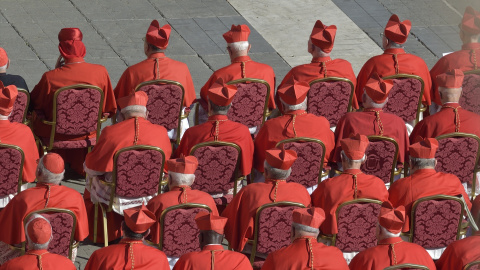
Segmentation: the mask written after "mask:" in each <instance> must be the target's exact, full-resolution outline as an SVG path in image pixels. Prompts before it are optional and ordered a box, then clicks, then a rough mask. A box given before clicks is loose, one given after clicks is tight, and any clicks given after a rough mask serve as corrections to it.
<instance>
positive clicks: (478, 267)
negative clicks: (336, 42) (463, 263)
mask: <svg viewBox="0 0 480 270" xmlns="http://www.w3.org/2000/svg"><path fill="white" fill-rule="evenodd" d="M465 270H480V262H479V263H477V264H473V265H472V266H470V267H469V268H465Z"/></svg>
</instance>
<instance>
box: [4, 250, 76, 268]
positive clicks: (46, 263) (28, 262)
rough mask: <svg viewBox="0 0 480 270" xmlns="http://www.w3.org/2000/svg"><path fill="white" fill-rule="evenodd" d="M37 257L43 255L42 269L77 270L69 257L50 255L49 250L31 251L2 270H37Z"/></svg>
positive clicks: (10, 262) (5, 264) (8, 263)
mask: <svg viewBox="0 0 480 270" xmlns="http://www.w3.org/2000/svg"><path fill="white" fill-rule="evenodd" d="M37 255H41V259H40V260H41V265H42V268H43V269H45V270H47V269H62V270H64V269H65V270H76V269H77V268H76V267H75V265H74V264H73V263H72V261H71V260H69V259H68V258H67V257H64V256H61V255H57V254H53V253H49V252H48V251H47V250H45V249H42V250H30V251H28V252H27V254H25V255H23V256H20V257H17V258H15V259H11V260H10V261H8V262H6V263H4V264H3V265H2V267H0V270H37V269H39V267H38V266H39V259H38V256H37Z"/></svg>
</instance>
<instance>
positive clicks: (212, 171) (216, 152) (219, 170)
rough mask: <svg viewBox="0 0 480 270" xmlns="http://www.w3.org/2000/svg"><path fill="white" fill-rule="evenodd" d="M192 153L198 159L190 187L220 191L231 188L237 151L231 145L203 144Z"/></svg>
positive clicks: (209, 191)
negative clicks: (193, 179) (193, 180)
mask: <svg viewBox="0 0 480 270" xmlns="http://www.w3.org/2000/svg"><path fill="white" fill-rule="evenodd" d="M193 155H194V156H195V157H196V158H197V159H198V167H197V170H196V171H195V182H194V183H193V185H192V189H196V190H201V191H204V192H207V193H220V192H224V191H227V190H229V189H231V188H233V186H234V183H235V177H236V175H235V168H236V166H237V160H238V151H237V149H235V147H233V146H226V145H221V146H218V145H217V146H203V147H199V148H197V149H196V150H195V152H194V153H193Z"/></svg>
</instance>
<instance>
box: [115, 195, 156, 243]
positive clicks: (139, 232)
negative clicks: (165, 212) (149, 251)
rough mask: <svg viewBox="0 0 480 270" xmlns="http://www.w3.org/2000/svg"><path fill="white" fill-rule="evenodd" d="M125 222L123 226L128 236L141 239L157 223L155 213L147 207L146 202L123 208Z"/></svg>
mask: <svg viewBox="0 0 480 270" xmlns="http://www.w3.org/2000/svg"><path fill="white" fill-rule="evenodd" d="M123 216H124V218H125V222H124V223H123V225H122V228H123V230H124V232H125V234H124V236H125V237H126V238H130V239H135V240H139V239H142V238H143V237H144V236H145V235H147V234H148V232H149V229H150V227H151V226H152V225H153V224H154V223H155V219H156V218H155V214H154V213H152V212H151V211H150V210H148V209H147V207H146V206H145V204H143V203H142V205H141V206H137V207H133V208H130V209H126V210H123Z"/></svg>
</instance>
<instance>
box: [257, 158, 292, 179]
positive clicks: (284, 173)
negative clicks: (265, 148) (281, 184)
mask: <svg viewBox="0 0 480 270" xmlns="http://www.w3.org/2000/svg"><path fill="white" fill-rule="evenodd" d="M263 166H264V169H265V174H266V177H267V178H270V179H278V180H284V179H287V178H288V177H289V176H290V174H291V173H292V168H289V169H288V170H282V169H278V168H274V167H272V166H271V165H270V164H268V162H267V161H266V160H265V162H264V163H263Z"/></svg>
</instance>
